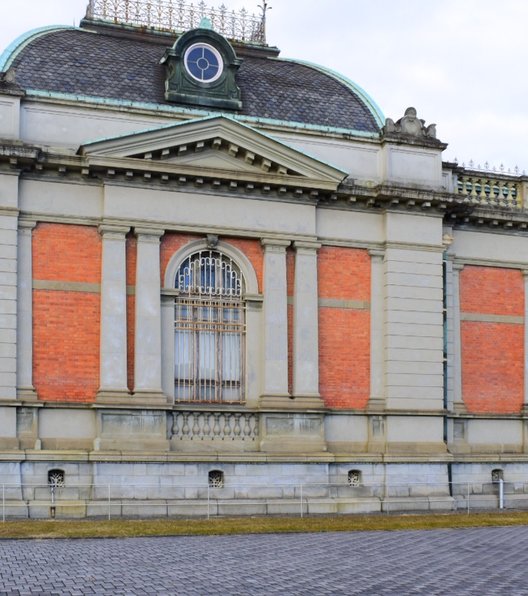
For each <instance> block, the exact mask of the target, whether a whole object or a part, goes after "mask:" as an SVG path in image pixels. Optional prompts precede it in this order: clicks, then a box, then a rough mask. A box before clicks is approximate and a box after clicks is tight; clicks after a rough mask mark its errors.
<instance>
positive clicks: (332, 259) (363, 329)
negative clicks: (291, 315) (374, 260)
mask: <svg viewBox="0 0 528 596" xmlns="http://www.w3.org/2000/svg"><path fill="white" fill-rule="evenodd" d="M318 276H319V298H320V299H334V300H340V301H345V300H347V301H349V300H350V301H370V256H369V255H368V252H367V251H366V250H360V249H350V248H334V247H323V248H321V249H320V250H319V259H318ZM319 376H320V392H321V395H322V396H323V398H324V401H325V404H326V405H327V406H329V407H334V408H357V409H363V408H365V407H366V405H367V402H368V399H369V392H370V311H369V310H360V309H353V308H341V307H339V308H329V307H324V306H322V307H321V306H320V307H319Z"/></svg>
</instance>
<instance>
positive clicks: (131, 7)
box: [86, 0, 267, 45]
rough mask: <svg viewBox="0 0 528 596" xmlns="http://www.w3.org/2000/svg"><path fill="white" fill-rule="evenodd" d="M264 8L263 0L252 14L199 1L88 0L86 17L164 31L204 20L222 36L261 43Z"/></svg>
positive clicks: (197, 25) (263, 37)
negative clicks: (259, 13)
mask: <svg viewBox="0 0 528 596" xmlns="http://www.w3.org/2000/svg"><path fill="white" fill-rule="evenodd" d="M266 9H267V2H263V3H262V6H261V10H262V15H254V14H250V13H249V12H248V11H247V10H246V9H245V8H242V9H240V10H238V11H235V10H229V9H228V8H227V7H226V6H225V5H224V4H222V5H221V6H220V7H218V8H212V7H209V6H207V5H206V3H205V2H204V1H203V0H200V1H199V2H187V1H186V0H90V1H89V3H88V8H87V11H86V18H87V19H91V20H102V21H107V22H110V23H120V24H125V25H135V26H139V27H152V28H154V29H159V30H164V31H187V30H189V29H195V28H197V27H200V26H203V22H204V19H206V20H207V22H208V24H209V26H210V27H211V28H212V29H214V30H215V31H216V32H217V33H220V34H221V35H223V36H225V37H229V38H230V39H235V40H238V41H244V42H250V43H255V44H259V45H264V44H265V43H266V31H265V23H266Z"/></svg>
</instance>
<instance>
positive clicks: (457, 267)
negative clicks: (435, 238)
mask: <svg viewBox="0 0 528 596" xmlns="http://www.w3.org/2000/svg"><path fill="white" fill-rule="evenodd" d="M465 266H466V264H465V263H460V262H457V261H454V262H453V271H457V272H459V271H462V269H464V267H465Z"/></svg>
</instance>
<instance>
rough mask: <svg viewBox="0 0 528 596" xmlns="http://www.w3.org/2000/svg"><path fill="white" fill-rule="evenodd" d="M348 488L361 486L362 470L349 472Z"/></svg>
mask: <svg viewBox="0 0 528 596" xmlns="http://www.w3.org/2000/svg"><path fill="white" fill-rule="evenodd" d="M348 486H361V470H350V471H349V472H348Z"/></svg>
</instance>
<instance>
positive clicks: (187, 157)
mask: <svg viewBox="0 0 528 596" xmlns="http://www.w3.org/2000/svg"><path fill="white" fill-rule="evenodd" d="M78 154H79V155H81V156H83V157H84V159H85V160H86V162H87V163H88V164H89V165H94V166H99V167H100V166H103V165H106V166H107V167H114V168H119V169H133V170H136V171H137V170H145V171H146V170H152V171H153V172H166V173H169V174H182V175H193V174H197V173H199V174H200V175H201V176H204V177H212V178H220V179H236V180H244V181H254V182H263V183H268V184H270V183H271V184H287V185H288V184H290V185H294V186H297V187H304V188H313V189H317V190H335V189H337V187H338V186H339V184H340V183H341V182H342V181H343V180H344V179H345V177H346V173H345V172H343V171H342V170H340V169H338V168H336V167H334V166H331V165H329V164H326V163H324V162H321V161H320V160H318V159H315V158H313V157H310V156H308V155H306V154H305V153H303V152H301V151H299V150H297V149H294V148H293V147H290V146H289V145H287V144H285V143H283V142H281V141H278V140H276V139H274V138H272V137H271V136H268V135H266V134H263V133H262V132H260V131H258V130H256V129H254V128H252V127H249V126H247V125H244V124H241V123H239V122H236V121H235V120H232V119H230V118H227V117H225V116H217V117H211V118H205V119H201V120H193V121H188V122H182V123H177V124H173V125H170V126H164V127H160V128H157V129H150V130H146V131H140V132H136V133H131V134H127V135H123V136H120V137H115V138H110V139H103V140H100V141H94V142H91V143H86V144H84V145H82V146H81V147H80V148H79V151H78Z"/></svg>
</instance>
